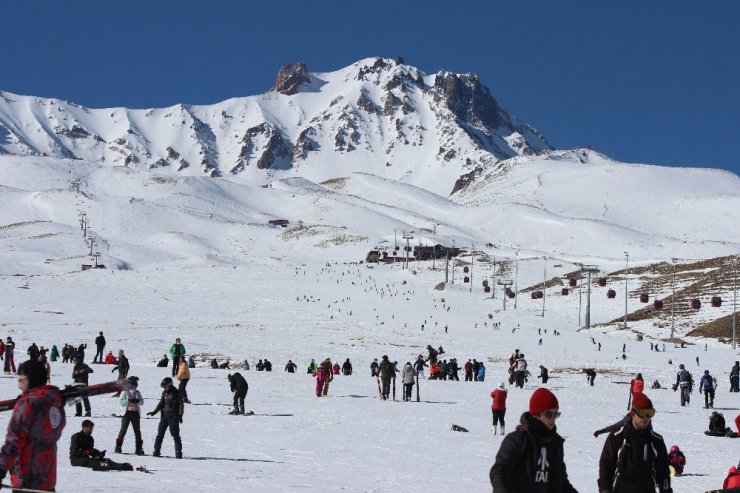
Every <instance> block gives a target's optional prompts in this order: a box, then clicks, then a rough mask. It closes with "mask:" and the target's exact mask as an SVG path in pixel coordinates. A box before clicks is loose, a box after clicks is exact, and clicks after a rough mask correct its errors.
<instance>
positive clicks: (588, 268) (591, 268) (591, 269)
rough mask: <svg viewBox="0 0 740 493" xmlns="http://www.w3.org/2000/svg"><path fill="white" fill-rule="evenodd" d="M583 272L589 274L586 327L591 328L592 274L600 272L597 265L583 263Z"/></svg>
mask: <svg viewBox="0 0 740 493" xmlns="http://www.w3.org/2000/svg"><path fill="white" fill-rule="evenodd" d="M581 272H585V273H586V275H587V276H588V280H587V284H586V329H587V330H588V329H589V328H591V274H596V273H598V272H599V267H598V266H597V265H581Z"/></svg>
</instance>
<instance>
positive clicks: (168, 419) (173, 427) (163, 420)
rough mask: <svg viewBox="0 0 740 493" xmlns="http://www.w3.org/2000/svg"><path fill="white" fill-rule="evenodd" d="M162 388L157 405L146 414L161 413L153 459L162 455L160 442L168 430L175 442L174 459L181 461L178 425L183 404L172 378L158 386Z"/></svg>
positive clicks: (165, 379)
mask: <svg viewBox="0 0 740 493" xmlns="http://www.w3.org/2000/svg"><path fill="white" fill-rule="evenodd" d="M160 386H161V387H162V397H161V398H160V399H159V404H157V407H155V408H154V410H152V411H150V412H148V413H147V415H149V416H154V415H155V414H157V413H158V412H160V411H161V413H160V417H159V427H158V428H157V437H156V438H155V439H154V452H153V453H152V455H153V456H154V457H160V456H161V455H162V454H161V453H160V450H161V448H162V440H164V433H165V432H166V431H167V429H168V428H169V430H170V434H171V435H172V439H173V440H174V442H175V457H176V458H178V459H182V440H181V438H180V424H181V423H182V415H183V413H184V411H185V407H184V404H183V402H182V397H181V396H180V392H178V391H177V389H176V388H175V386H174V385H173V383H172V378H170V377H165V378H164V379H163V380H162V383H161V384H160Z"/></svg>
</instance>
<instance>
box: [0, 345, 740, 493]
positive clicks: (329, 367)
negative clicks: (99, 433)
mask: <svg viewBox="0 0 740 493" xmlns="http://www.w3.org/2000/svg"><path fill="white" fill-rule="evenodd" d="M102 337H103V333H102V332H100V333H99V336H98V338H97V339H96V354H95V359H94V360H93V363H96V364H102V363H105V362H106V359H107V358H108V356H107V355H106V353H105V344H104V340H103V341H101V340H100V338H102ZM8 343H10V353H9V352H8ZM14 346H15V344H14V342H13V341H12V339H11V338H8V339H6V342H5V343H4V354H3V356H4V357H5V361H6V364H8V363H7V362H8V359H9V358H12V356H13V350H14ZM86 347H87V345H86V344H85V343H82V344H80V345H78V346H72V345H70V344H65V345H64V347H63V350H62V353H61V355H57V356H56V357H59V356H61V357H62V358H63V359H66V360H71V361H72V362H73V364H74V365H73V370H72V377H73V379H74V382H75V383H76V384H78V385H80V386H86V385H88V384H89V375H90V374H91V373H93V372H94V369H93V368H92V367H91V366H89V365H87V364H86V363H85V349H86ZM55 348H56V346H54V347H52V349H51V350H45V349H44V348H42V347H36V345H35V344H32V345H31V346H30V347H29V349H28V351H27V352H28V355H29V360H28V361H25V362H24V363H23V364H21V365H19V367H18V368H17V373H18V377H19V378H18V380H19V388H20V390H21V392H22V394H21V396H20V398H19V399H18V401H17V403H16V405H15V408H14V412H13V416H12V417H11V421H10V423H9V426H8V434H7V436H6V442H5V445H4V446H3V448H2V450H0V479H2V478H3V477H4V476H5V475H6V474H7V472H8V471H10V472H11V476H12V482H13V485H14V486H16V487H19V488H21V487H22V488H32V489H42V490H43V489H52V488H53V487H54V484H55V481H56V443H57V441H58V440H59V437H60V436H61V433H62V430H63V429H64V427H65V424H66V420H65V414H64V411H63V405H64V397H63V395H62V393H61V392H60V391H59V389H58V388H57V387H55V386H52V385H49V363H48V360H47V352H49V351H50V352H51V354H50V356H51V355H53V354H54V352H55V351H54V349H55ZM427 352H428V355H427V357H426V358H424V357H423V355H419V356H418V357H417V359H416V361H414V362H413V363H412V362H411V361H407V362H406V363H405V364H404V365H403V367H402V368H400V369H399V368H398V362H395V361H391V359H390V358H389V356H388V355H383V356H382V357H381V358H380V361H378V359H374V360H373V362H372V363H371V365H370V368H371V375H372V376H373V377H375V378H376V379H377V385H378V393H379V396H380V398H381V399H383V400H389V399H390V398H391V394H392V396H393V399H394V400H395V390H396V387H395V379H396V377H397V375H399V377H400V380H401V383H402V398H403V400H404V401H411V400H412V392H413V388H414V385H415V384H416V383H417V382H418V379H419V378H420V377H423V374H424V368H426V367H429V368H430V378H433V376H434V375H435V374H437V372H435V371H432V367H433V366H437V367H440V366H442V367H443V368H445V370H444V372H442V376H438V377H437V378H438V379H450V380H459V377H458V376H457V372H458V371H459V370H460V369H459V367H457V365H456V359H455V358H450V360H449V361H447V360H443V361H439V355H440V354H444V350H443V348H441V347H439V348H438V349H435V348H433V347H432V346H431V345H428V346H427ZM70 354H72V356H70ZM108 355H112V351H109V352H108ZM168 355H169V357H170V358H171V361H172V368H171V372H172V375H173V376H172V377H169V376H167V377H165V378H163V379H162V381H161V384H160V386H161V388H162V393H161V395H160V397H159V400H158V402H157V405H156V406H155V407H154V408H153V409H152V410H151V411H149V412H147V413H146V414H147V415H149V416H155V415H157V414H158V415H159V425H158V427H157V434H156V437H155V439H154V444H153V451H152V455H153V456H155V457H159V456H161V451H162V445H163V441H164V435H165V434H166V433H167V431H169V433H170V435H171V436H172V439H173V443H174V456H175V458H182V457H183V450H182V439H181V437H180V425H181V424H182V422H183V416H184V411H185V404H187V403H189V402H190V400H189V399H188V394H187V384H188V382H189V380H190V368H192V367H194V366H195V365H194V362H193V357H192V356H188V355H187V353H186V350H185V346H184V345H183V344H182V342H181V340H180V339H179V338H177V339H176V341H175V343H174V344H173V345H172V346H171V347H170V350H169V351H168ZM170 358H168V359H170ZM111 364H112V369H111V372H114V373H115V372H117V373H118V374H117V380H118V381H119V382H121V388H120V389H119V393H118V394H116V395H117V396H119V397H120V399H119V403H120V405H121V406H122V408H123V409H124V412H123V415H122V416H121V421H120V430H119V432H118V435H117V438H116V440H115V453H122V452H123V446H124V441H125V437H126V434H127V432H128V428H129V427H131V428H132V429H133V433H134V453H135V454H137V455H144V454H145V452H144V441H143V437H142V433H141V413H142V411H143V404H144V397H143V396H142V394H141V392H140V391H139V390H138V383H139V379H138V378H137V377H136V376H128V373H129V371H130V363H129V361H128V358H127V356H126V354H125V352H124V351H123V350H122V349H121V350H119V351H118V355H117V357H114V360H111ZM445 365H446V366H445ZM527 366H528V365H527V361H526V358H525V356H524V354H523V353H521V352H520V351H519V350H518V349H517V350H515V351H514V353H513V354H512V355H511V357H510V359H509V378H510V380H509V383H510V385H512V384H513V385H514V386H515V387H523V386H524V385H523V382H526V379H527V376H528V370H527ZM450 367H451V368H450ZM255 368H256V369H257V371H271V370H272V364H271V363H270V362H269V360H267V359H266V358H263V359H261V360H259V362H257V364H256V365H255ZM737 368H738V362H735V365H734V366H733V367H732V369H731V372H730V382H731V387H730V392H736V389H735V386H734V384H735V383H736V382H735V381H734V380H733V378H734V379H735V380H736V377H737ZM245 369H246V370H248V369H249V367H248V366H247V367H246V368H245ZM296 370H297V365H296V364H295V363H294V362H293V361H292V360H288V362H287V363H286V365H285V372H287V373H296ZM462 370H463V371H464V373H465V380H466V381H484V377H485V366H484V365H483V363H482V362H478V361H477V360H476V359H472V358H471V359H469V360H468V361H467V363H465V365H463V367H462ZM481 370H483V374H482V375H481ZM10 371H11V372H12V371H14V368H13V365H11V369H10ZM440 371H441V370H440ZM540 372H541V373H540V378H541V379H542V383H543V384H546V383H547V379H548V370H547V368H545V367H544V366H542V365H541V366H540ZM584 372H585V373H586V375H587V377H588V379H589V383H590V384H591V385H593V380H594V378H595V376H596V373H595V371H594V370H593V369H585V370H584ZM307 373H310V374H311V375H313V376H314V377H315V379H316V380H315V383H316V386H315V393H316V396H317V397H326V396H328V394H329V389H330V384H331V382H332V381H333V379H334V377H335V376H337V375H340V374H342V375H345V376H349V375H352V374H353V367H352V363H351V362H350V360H349V358H346V360H345V361H344V362H343V364H342V365H339V363H338V362H332V360H331V359H330V358H329V357H326V358H324V359H322V360H321V361H320V363H317V362H316V360H314V359H312V360H311V361H310V363H309V364H308V366H307ZM174 378H177V379H178V380H179V386H177V387H176V386H175V383H174ZM227 379H228V381H229V384H230V390H231V392H232V393H233V410H232V411H231V412H230V414H235V415H237V414H240V415H243V414H248V413H246V411H245V407H244V402H245V398H246V396H247V393H248V391H249V385H248V383H247V381H246V379H245V378H244V376H243V375H242V374H241V373H239V372H236V373H233V374H232V373H229V374H228V376H227ZM656 382H657V381H656ZM653 387H655V383H654V385H653ZM673 387H674V390H676V391H679V390H680V391H681V392H680V404H681V405H682V406H685V405H688V404H689V403H690V396H691V393H692V392H693V388H694V379H693V376H692V375H691V373H690V372H688V370H686V368H685V365H683V364H681V365H679V371H678V372H677V374H676V382H675V384H674V386H673ZM716 387H717V380H716V378H714V377H713V376H712V375H711V374H710V372H709V371H708V370H705V371H704V372H703V375H702V377H701V379H700V381H699V384H698V388H699V391H700V393H703V394H704V396H705V400H704V405H705V407H706V408H712V407H714V400H715V397H716V393H715V391H716ZM658 388H660V386H659V385H658ZM417 390H418V389H417ZM507 395H508V391H507V385H506V382H501V383H500V384H498V385H497V386H496V388H494V390H493V391H491V393H490V396H491V399H492V403H491V412H492V424H491V431H492V432H493V433H494V434H499V433H500V434H501V435H505V438H504V440H503V442H502V443H501V446H500V448H499V450H498V452H497V454H496V460H495V463H494V465H493V466H492V468H491V471H490V480H491V484H492V486H493V487H494V491H498V490H500V491H522V492H525V491H563V492H567V491H575V489H574V488H573V486H572V485H571V484H570V482H569V480H568V475H567V472H566V467H565V458H564V456H563V441H564V440H563V439H562V437H560V435H558V433H557V427H556V422H557V419H558V418H559V417H560V411H559V402H558V399H557V397H556V396H555V395H554V394H553V393H552V391H551V390H549V389H547V388H545V387H542V388H539V389H537V390H536V391H534V393H533V394H532V395H531V397H530V401H529V408H528V411H527V412H525V413H523V414H522V416H521V417H520V419H519V423H518V426H516V429H515V430H514V431H513V432H510V433H509V434H506V424H505V417H506V401H507ZM417 399H418V394H417ZM628 405H629V409H630V410H629V412H628V413H627V415H625V416H624V418H623V419H621V420H620V421H618V422H617V423H614V424H612V425H610V426H607V427H606V428H603V429H601V430H597V431H596V432H595V433H594V435H595V436H599V435H600V434H604V433H606V434H608V436H607V438H606V441H605V443H604V446H603V449H602V453H601V457H600V460H599V480H598V487H599V491H601V492H611V493H620V492H631V491H655V490H656V489H657V490H658V491H659V492H661V493H668V492H670V491H671V487H670V482H671V479H670V478H671V475H680V474H682V473H683V470H684V467H685V466H686V460H687V459H686V457H685V455H684V454H683V452H682V451H681V450H680V449H679V447H678V446H677V445H673V446H672V447H671V449H670V452H668V451H667V449H666V445H665V443H664V441H663V438H662V437H661V436H660V435H659V434H657V433H656V432H655V430H653V428H652V421H651V419H652V417H653V415H654V414H655V408H654V406H653V403H652V401H651V400H650V399H649V398H648V396H647V395H645V382H644V378H643V376H642V373H638V374H637V375H636V376H635V378H634V379H632V381H631V382H630V401H629V404H628ZM39 409H41V410H42V412H41V413H40V414H39V413H38V410H39ZM83 409H84V416H85V417H86V418H87V417H90V413H91V410H90V402H89V399H88V398H87V396H85V395H84V394H83V395H82V398H81V399H80V400H79V401H78V402H76V413H75V416H82V415H83V414H82V413H83ZM735 424H736V426H737V427H738V428H739V431H740V416H738V417H737V418H735ZM94 426H95V425H94V423H93V422H92V421H91V420H89V419H85V420H84V421H82V424H81V430H80V431H79V432H77V433H75V434H74V435H73V436H72V439H71V442H70V453H69V457H70V463H71V464H72V465H74V466H81V467H89V468H91V469H93V470H96V471H106V470H131V469H132V466H131V464H130V463H126V462H122V463H119V462H115V461H113V460H111V459H110V458H107V457H106V451H105V450H102V451H101V450H98V449H97V448H95V442H94V439H93V436H92V434H93V430H94ZM40 433H43V435H44V436H46V437H50V438H51V440H44V441H38V440H37V441H34V440H31V441H27V440H26V441H24V440H22V439H20V438H19V437H21V436H39V434H40ZM706 434H707V435H708V436H718V437H731V438H734V437H736V436H737V433H736V432H734V431H733V430H732V429H731V428H729V427H727V426H726V423H725V419H724V416H723V415H722V413H719V412H716V411H714V412H713V413H712V414H711V416H710V417H709V430H708V431H707V432H706ZM42 442H43V443H42ZM626 451H635V453H633V452H629V453H628V452H626ZM642 451H650V453H648V452H645V453H643V452H642ZM31 457H40V458H42V459H43V460H32V459H31ZM645 471H653V474H646V473H645ZM739 476H740V475H739ZM730 479H731V478H729V477H728V480H730ZM730 484H732V483H730Z"/></svg>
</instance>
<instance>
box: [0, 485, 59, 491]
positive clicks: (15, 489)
mask: <svg viewBox="0 0 740 493" xmlns="http://www.w3.org/2000/svg"><path fill="white" fill-rule="evenodd" d="M2 488H8V491H17V492H19V493H49V490H35V489H33V488H18V487H15V488H13V487H12V486H11V485H9V484H4V483H0V489H2ZM57 493H58V491H57Z"/></svg>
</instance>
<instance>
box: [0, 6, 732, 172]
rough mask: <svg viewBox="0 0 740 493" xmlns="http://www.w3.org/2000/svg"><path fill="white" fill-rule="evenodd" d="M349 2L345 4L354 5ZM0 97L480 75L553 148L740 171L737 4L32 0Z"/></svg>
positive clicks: (102, 102)
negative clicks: (279, 79) (415, 72)
mask: <svg viewBox="0 0 740 493" xmlns="http://www.w3.org/2000/svg"><path fill="white" fill-rule="evenodd" d="M353 5H356V6H353ZM0 12H2V15H1V16H0V26H2V28H1V29H0V42H1V43H2V47H3V49H2V51H1V52H0V90H6V91H10V92H14V93H18V94H31V95H37V96H43V97H55V98H60V99H68V100H72V101H75V102H78V103H80V104H83V105H85V106H89V107H110V106H128V107H134V108H148V107H161V106H169V105H172V104H175V103H188V104H206V103H214V102H217V101H221V100H224V99H227V98H231V97H237V96H248V95H253V94H258V93H261V92H263V91H264V90H265V89H266V88H268V87H269V86H270V85H271V84H272V82H273V80H274V78H275V74H276V73H277V70H278V69H279V67H280V66H281V65H282V64H284V63H291V62H297V61H303V62H305V63H306V64H307V65H308V67H309V70H311V71H315V72H325V71H332V70H336V69H339V68H341V67H343V66H346V65H349V64H351V63H352V62H354V61H357V60H358V59H361V58H365V57H369V56H377V55H380V56H386V57H395V56H403V57H404V59H405V61H406V62H407V63H408V64H410V65H414V66H416V67H419V68H420V69H421V70H423V71H425V72H427V73H434V72H436V71H438V70H441V69H447V70H451V71H455V72H476V73H478V74H479V75H480V77H481V79H482V81H483V83H484V84H486V85H487V86H488V87H489V88H490V90H491V93H492V94H493V95H494V97H495V98H496V99H497V100H498V101H499V103H500V104H501V105H502V106H504V107H505V108H507V109H508V110H509V111H510V112H511V113H512V114H514V115H516V116H518V117H519V118H521V119H522V120H524V121H525V122H527V123H529V124H531V125H533V126H535V127H536V128H538V129H539V130H540V131H541V132H542V133H543V134H544V135H545V136H546V137H547V138H548V139H549V140H550V143H551V144H552V145H553V146H555V147H556V148H572V147H581V146H585V145H591V146H592V147H594V148H595V149H596V150H598V151H600V152H603V153H604V154H606V155H608V156H610V157H612V158H615V159H619V160H622V161H627V162H642V163H654V164H665V165H674V166H698V167H713V168H723V169H728V170H731V171H733V172H735V173H738V174H740V157H738V156H740V153H738V151H737V150H736V148H735V144H736V142H737V140H738V138H739V137H740V28H738V26H737V24H738V20H740V2H737V1H715V2H688V1H662V0H661V1H658V0H656V1H634V2H632V1H624V2H594V1H578V2H576V1H567V0H565V1H546V2H545V1H541V2H540V1H517V2H493V1H490V2H436V1H426V2H411V1H407V2H398V1H395V2H390V1H384V0H380V1H375V2H351V1H346V0H344V1H332V0H327V1H317V2H305V1H304V2H291V1H283V2H248V1H242V0H228V1H226V0H224V1H219V0H210V1H202V2H197V1H191V0H179V1H156V0H148V1H120V2H110V1H100V0H96V1H87V0H76V1H66V2H63V1H38V0H24V1H23V2H4V3H3V4H2V6H0Z"/></svg>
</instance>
